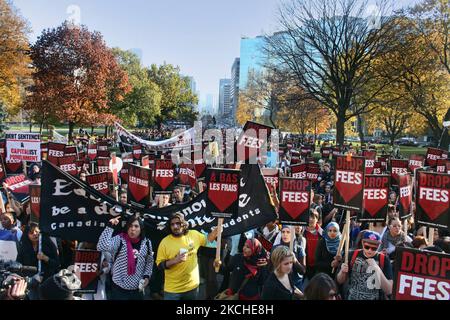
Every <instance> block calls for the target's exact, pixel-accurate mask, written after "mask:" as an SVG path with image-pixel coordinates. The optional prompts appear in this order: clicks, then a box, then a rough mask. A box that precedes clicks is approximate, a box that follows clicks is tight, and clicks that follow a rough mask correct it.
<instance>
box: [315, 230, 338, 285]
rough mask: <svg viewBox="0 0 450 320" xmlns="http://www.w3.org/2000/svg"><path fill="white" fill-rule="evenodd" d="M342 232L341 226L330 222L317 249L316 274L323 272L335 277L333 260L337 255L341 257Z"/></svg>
mask: <svg viewBox="0 0 450 320" xmlns="http://www.w3.org/2000/svg"><path fill="white" fill-rule="evenodd" d="M341 237H342V235H341V232H340V230H339V225H338V224H337V223H336V222H330V223H329V224H328V225H327V227H326V228H325V231H324V233H323V238H322V239H320V241H319V244H318V246H317V249H316V255H315V261H316V272H317V273H319V272H323V273H326V274H328V275H329V276H331V277H333V272H332V271H333V267H334V266H333V265H332V263H333V260H334V257H335V256H337V255H341V252H339V253H338V252H337V251H338V249H339V243H340V241H341Z"/></svg>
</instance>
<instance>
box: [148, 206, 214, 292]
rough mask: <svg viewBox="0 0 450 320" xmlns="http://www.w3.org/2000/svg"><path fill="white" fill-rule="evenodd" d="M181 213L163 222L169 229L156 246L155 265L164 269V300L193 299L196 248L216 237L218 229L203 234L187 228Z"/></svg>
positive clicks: (197, 282) (196, 277)
mask: <svg viewBox="0 0 450 320" xmlns="http://www.w3.org/2000/svg"><path fill="white" fill-rule="evenodd" d="M188 227H189V224H188V223H187V222H186V220H185V219H184V215H183V214H182V213H174V214H173V215H172V216H171V217H170V218H169V221H168V222H167V231H168V233H169V235H168V236H166V237H165V238H164V239H163V240H162V241H161V243H160V244H159V247H158V253H157V259H156V265H157V266H158V268H159V269H161V270H164V275H165V279H164V299H165V300H196V299H197V296H198V291H199V288H198V287H199V285H200V274H199V267H198V259H197V251H198V249H199V248H200V247H204V246H206V245H207V243H208V242H213V241H214V240H215V239H216V238H217V234H218V229H217V228H216V229H214V231H212V232H211V233H210V234H208V235H207V236H206V235H204V234H202V233H200V232H198V231H196V230H189V229H188Z"/></svg>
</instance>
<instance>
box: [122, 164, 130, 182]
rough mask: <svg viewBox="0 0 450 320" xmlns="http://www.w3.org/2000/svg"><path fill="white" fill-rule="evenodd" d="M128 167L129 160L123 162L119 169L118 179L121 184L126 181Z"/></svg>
mask: <svg viewBox="0 0 450 320" xmlns="http://www.w3.org/2000/svg"><path fill="white" fill-rule="evenodd" d="M129 169H130V162H123V167H122V170H120V180H121V183H122V184H126V183H127V182H128V173H129Z"/></svg>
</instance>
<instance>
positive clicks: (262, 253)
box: [227, 239, 268, 300]
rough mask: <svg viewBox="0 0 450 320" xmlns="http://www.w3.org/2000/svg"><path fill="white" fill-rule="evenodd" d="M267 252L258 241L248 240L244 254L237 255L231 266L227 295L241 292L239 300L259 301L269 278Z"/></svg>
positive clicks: (243, 249) (243, 250)
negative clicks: (265, 282)
mask: <svg viewBox="0 0 450 320" xmlns="http://www.w3.org/2000/svg"><path fill="white" fill-rule="evenodd" d="M267 258H268V254H267V251H266V250H264V248H263V246H262V244H261V242H259V241H258V240H257V239H248V240H247V241H246V242H245V245H244V247H243V248H242V253H239V254H236V255H235V256H234V257H233V258H232V260H231V262H230V265H229V268H230V269H231V270H232V274H231V280H230V288H229V289H228V292H227V294H229V295H232V294H235V293H237V292H239V300H259V299H260V295H261V291H262V286H263V285H264V281H265V280H266V278H267V275H268V270H267Z"/></svg>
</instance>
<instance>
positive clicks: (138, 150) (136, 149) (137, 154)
mask: <svg viewBox="0 0 450 320" xmlns="http://www.w3.org/2000/svg"><path fill="white" fill-rule="evenodd" d="M141 157H142V146H141V145H136V146H133V159H134V160H136V161H140V160H141Z"/></svg>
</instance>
